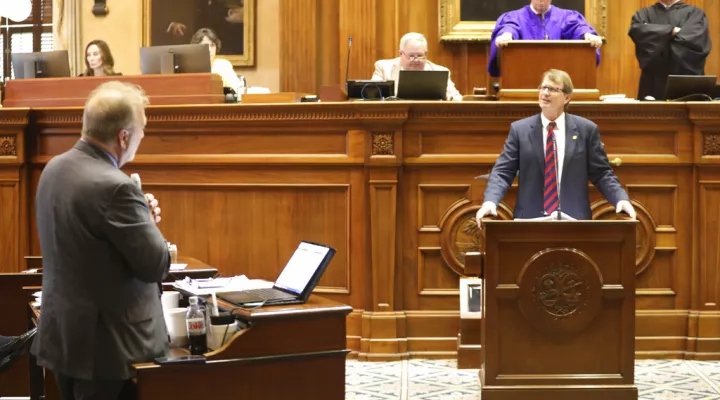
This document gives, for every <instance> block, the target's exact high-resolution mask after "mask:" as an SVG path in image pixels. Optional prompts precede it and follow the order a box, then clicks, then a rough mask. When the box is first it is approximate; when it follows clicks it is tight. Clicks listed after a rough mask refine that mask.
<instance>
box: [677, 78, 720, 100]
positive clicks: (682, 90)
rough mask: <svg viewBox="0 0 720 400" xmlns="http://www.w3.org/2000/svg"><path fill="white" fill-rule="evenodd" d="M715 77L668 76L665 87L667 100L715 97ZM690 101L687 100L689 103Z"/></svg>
mask: <svg viewBox="0 0 720 400" xmlns="http://www.w3.org/2000/svg"><path fill="white" fill-rule="evenodd" d="M716 84H717V76H715V75H670V76H668V79H667V86H666V87H665V98H666V99H667V100H670V101H672V100H680V99H684V98H686V97H687V96H692V95H698V96H699V97H705V98H707V97H709V98H713V97H716V94H717V92H716V88H715V87H716ZM690 100H692V99H687V100H686V101H690Z"/></svg>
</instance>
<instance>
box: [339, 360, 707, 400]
mask: <svg viewBox="0 0 720 400" xmlns="http://www.w3.org/2000/svg"><path fill="white" fill-rule="evenodd" d="M635 385H636V386H637V388H638V391H639V393H640V399H643V400H670V399H673V400H675V399H677V400H680V399H682V400H710V399H716V400H720V362H703V361H682V360H638V361H637V362H636V363H635ZM345 388H346V389H345V398H346V399H348V400H351V399H358V400H375V399H402V400H405V399H422V400H426V399H440V400H444V399H458V400H470V399H473V400H477V399H480V386H479V384H478V370H476V369H470V370H459V369H457V368H456V362H455V360H409V361H398V362H384V363H379V362H359V361H355V360H349V361H347V364H346V383H345Z"/></svg>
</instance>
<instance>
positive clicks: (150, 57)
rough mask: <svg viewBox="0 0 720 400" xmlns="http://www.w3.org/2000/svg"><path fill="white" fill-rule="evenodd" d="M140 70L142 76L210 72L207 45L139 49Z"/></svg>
mask: <svg viewBox="0 0 720 400" xmlns="http://www.w3.org/2000/svg"><path fill="white" fill-rule="evenodd" d="M140 68H141V70H142V73H143V75H146V74H188V73H202V72H210V71H211V69H212V68H211V65H210V48H209V47H208V45H207V43H202V44H180V45H177V46H152V47H141V48H140Z"/></svg>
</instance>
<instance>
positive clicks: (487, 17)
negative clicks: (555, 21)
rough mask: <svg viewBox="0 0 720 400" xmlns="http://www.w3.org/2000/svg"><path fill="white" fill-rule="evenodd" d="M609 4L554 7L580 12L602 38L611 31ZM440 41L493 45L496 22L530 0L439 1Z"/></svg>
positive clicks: (590, 1) (566, 1)
mask: <svg viewBox="0 0 720 400" xmlns="http://www.w3.org/2000/svg"><path fill="white" fill-rule="evenodd" d="M607 1H608V0H553V2H552V4H553V6H557V7H560V8H565V9H568V10H576V11H579V12H580V13H582V14H583V15H584V16H585V19H586V20H587V22H588V23H589V24H590V25H592V26H593V27H594V28H595V30H596V31H597V32H598V34H599V35H600V36H605V30H606V28H607V11H606V10H607ZM438 2H439V6H440V21H439V22H440V40H441V41H444V42H473V41H477V42H489V41H490V36H491V35H492V31H493V29H495V21H497V19H498V18H500V15H502V14H503V13H506V12H508V11H513V10H517V9H519V8H522V7H524V6H526V5H528V4H530V1H529V0H438Z"/></svg>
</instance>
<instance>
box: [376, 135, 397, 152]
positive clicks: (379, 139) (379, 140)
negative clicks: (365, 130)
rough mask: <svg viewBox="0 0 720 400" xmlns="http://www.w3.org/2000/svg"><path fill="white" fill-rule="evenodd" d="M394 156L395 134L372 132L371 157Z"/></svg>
mask: <svg viewBox="0 0 720 400" xmlns="http://www.w3.org/2000/svg"><path fill="white" fill-rule="evenodd" d="M394 154H395V133H394V132H373V133H372V155H374V156H392V155H394Z"/></svg>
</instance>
